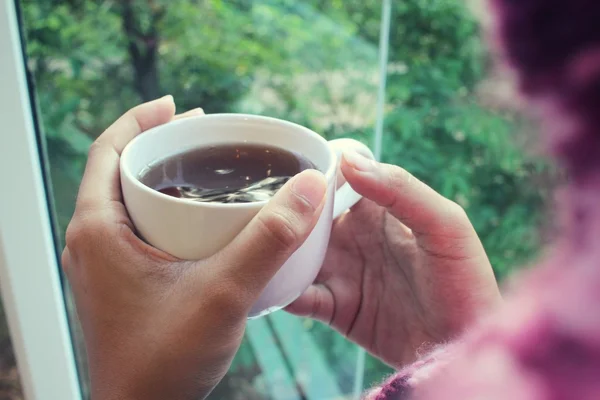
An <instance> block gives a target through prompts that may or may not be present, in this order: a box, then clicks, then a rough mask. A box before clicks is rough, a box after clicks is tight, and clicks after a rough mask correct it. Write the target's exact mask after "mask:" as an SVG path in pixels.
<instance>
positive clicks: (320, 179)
mask: <svg viewBox="0 0 600 400" xmlns="http://www.w3.org/2000/svg"><path fill="white" fill-rule="evenodd" d="M326 190H327V182H326V181H325V176H323V174H322V173H320V172H319V171H315V170H310V171H306V172H304V173H302V174H301V175H299V176H297V177H296V178H295V179H294V181H293V182H292V192H293V193H294V194H295V195H296V196H299V197H301V198H303V199H304V200H306V202H307V203H309V204H310V205H311V206H312V208H313V210H316V209H317V208H318V207H319V205H321V202H322V201H323V197H325V191H326Z"/></svg>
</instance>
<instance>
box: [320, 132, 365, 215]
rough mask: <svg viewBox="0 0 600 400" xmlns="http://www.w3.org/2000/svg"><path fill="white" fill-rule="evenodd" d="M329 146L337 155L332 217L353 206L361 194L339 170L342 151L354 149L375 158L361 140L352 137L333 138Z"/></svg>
mask: <svg viewBox="0 0 600 400" xmlns="http://www.w3.org/2000/svg"><path fill="white" fill-rule="evenodd" d="M329 146H330V147H331V148H332V150H333V151H334V152H335V155H336V157H337V190H336V192H335V203H334V205H333V218H334V219H335V218H337V217H339V216H340V215H342V214H343V213H344V212H346V211H347V210H348V209H350V208H351V207H352V206H354V205H355V204H356V203H358V201H359V200H360V199H361V198H362V196H361V195H360V194H358V193H356V192H355V191H354V189H352V187H350V185H349V184H348V182H346V179H345V178H344V175H343V174H342V173H341V170H340V162H341V159H342V153H343V152H345V151H355V152H357V153H359V154H361V155H363V156H365V157H367V158H370V159H371V160H374V159H375V156H374V155H373V152H371V150H370V149H369V148H368V147H367V146H366V145H364V144H362V143H361V142H359V141H357V140H354V139H335V140H330V141H329Z"/></svg>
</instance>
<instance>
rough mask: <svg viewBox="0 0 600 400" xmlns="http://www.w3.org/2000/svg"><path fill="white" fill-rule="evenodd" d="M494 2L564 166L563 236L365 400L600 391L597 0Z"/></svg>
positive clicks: (567, 396) (552, 396)
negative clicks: (483, 315) (463, 326)
mask: <svg viewBox="0 0 600 400" xmlns="http://www.w3.org/2000/svg"><path fill="white" fill-rule="evenodd" d="M491 1H492V4H493V6H494V10H495V12H496V15H497V18H498V24H497V32H496V38H497V39H498V43H499V44H501V48H502V50H503V52H504V55H505V58H506V60H507V61H508V62H509V63H510V64H511V66H512V67H513V68H514V70H515V72H516V73H517V77H518V79H519V86H520V88H521V91H522V92H523V94H524V95H525V96H526V97H527V98H528V99H529V100H530V102H531V103H532V105H534V106H535V109H536V110H537V111H538V112H539V113H540V116H541V121H542V126H543V128H544V129H543V130H544V137H545V139H546V141H547V143H548V149H549V151H550V152H551V153H552V154H553V155H554V156H555V157H556V159H557V161H558V162H559V163H561V165H563V166H564V167H565V169H566V170H567V172H568V173H569V179H570V182H569V185H568V187H566V188H565V189H564V190H563V192H562V193H561V196H560V200H559V202H558V204H557V207H556V212H555V214H556V215H554V216H555V217H557V218H558V220H559V222H560V224H561V233H562V237H561V238H560V239H559V240H558V241H557V243H556V244H555V246H554V248H553V249H552V251H551V253H550V254H549V256H548V257H547V258H546V261H545V262H544V263H543V264H542V265H541V266H539V267H538V268H536V269H535V270H533V271H531V272H527V273H526V274H524V276H521V279H520V280H518V285H516V286H515V287H513V288H512V290H511V293H510V294H508V295H507V296H506V304H505V305H504V307H503V309H502V310H500V311H499V312H498V313H497V314H496V315H490V316H489V319H488V320H486V321H482V322H481V323H480V324H479V326H477V327H473V329H472V330H471V331H470V332H469V333H468V334H466V335H465V337H464V338H462V340H461V341H460V344H456V345H454V346H453V348H452V349H449V350H448V355H451V358H448V357H442V358H443V360H444V361H440V356H439V352H440V351H441V350H438V355H434V356H433V359H431V358H427V357H426V358H424V359H423V360H422V361H420V362H418V363H417V364H415V365H413V366H410V367H407V368H406V369H405V370H404V371H401V372H399V374H398V375H396V376H394V377H392V378H391V379H390V380H388V381H387V382H386V383H385V384H384V385H383V387H382V388H379V389H376V390H374V391H372V392H371V393H369V394H368V395H367V398H368V399H369V400H371V399H376V400H405V399H410V400H442V399H443V400H469V399H473V400H480V399H481V400H496V399H498V400H500V399H502V400H505V399H506V400H575V399H577V400H600V1H599V0H491ZM436 360H437V361H436ZM433 364H435V365H437V368H432V365H433Z"/></svg>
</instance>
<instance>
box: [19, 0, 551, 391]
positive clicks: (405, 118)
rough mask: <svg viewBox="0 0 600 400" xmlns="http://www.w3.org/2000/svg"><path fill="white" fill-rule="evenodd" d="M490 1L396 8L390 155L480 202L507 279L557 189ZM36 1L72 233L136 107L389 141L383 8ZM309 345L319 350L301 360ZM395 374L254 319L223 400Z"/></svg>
mask: <svg viewBox="0 0 600 400" xmlns="http://www.w3.org/2000/svg"><path fill="white" fill-rule="evenodd" d="M481 3H482V2H479V1H476V0H473V1H468V2H467V4H468V5H472V6H473V7H474V11H475V13H476V14H475V15H473V13H472V12H470V11H469V10H468V9H467V6H466V5H465V4H463V2H458V1H452V0H431V1H426V2H425V1H422V0H403V1H401V2H399V1H396V2H393V9H392V24H391V28H390V32H389V37H388V38H387V39H388V40H389V46H388V49H389V63H388V73H387V86H386V101H385V107H384V110H383V111H385V113H384V115H385V126H384V135H383V142H382V146H381V148H382V149H383V152H382V158H383V160H384V161H386V162H390V163H393V164H398V165H401V166H403V167H404V168H406V169H407V170H408V171H410V172H411V173H413V174H415V175H416V176H417V177H418V178H420V179H422V180H424V181H425V182H427V183H428V184H430V185H431V186H432V187H434V188H435V189H436V190H438V191H439V192H440V193H442V194H443V195H444V196H446V197H448V198H451V199H453V200H455V201H456V202H458V203H459V204H461V205H462V206H463V207H464V208H465V209H466V210H467V212H468V214H469V216H470V218H471V219H472V221H473V223H474V225H475V228H476V229H477V231H478V233H479V234H480V235H481V238H482V240H483V242H484V244H485V246H486V249H487V251H488V253H489V256H490V258H491V261H492V264H493V265H494V268H495V272H496V274H497V276H498V277H499V278H500V279H501V278H503V277H505V276H506V275H507V274H508V273H509V272H510V271H512V270H513V269H515V268H516V267H517V266H519V265H522V264H523V263H525V262H527V261H528V260H530V259H531V258H532V257H534V256H535V255H536V253H537V250H538V248H539V246H540V243H541V240H542V239H541V237H540V236H539V235H538V234H537V232H538V229H537V228H538V226H539V224H540V221H541V211H540V210H542V209H543V207H541V205H542V203H543V200H544V197H545V190H543V188H544V187H545V185H541V184H540V183H545V182H548V181H549V176H551V171H550V170H549V168H548V167H547V165H546V164H545V163H544V161H543V160H539V159H538V158H536V157H534V156H532V155H529V154H527V153H525V152H524V151H523V150H522V149H521V148H520V147H519V144H520V143H521V142H523V141H524V140H517V139H518V138H519V137H521V138H523V137H524V135H521V136H519V132H521V131H522V127H523V126H524V121H522V118H521V117H520V116H519V115H518V113H517V112H516V110H515V109H514V108H513V104H512V102H513V97H512V96H511V94H510V93H508V96H506V93H507V92H506V88H507V87H509V84H508V83H507V80H506V79H505V77H504V76H503V75H502V74H501V73H500V72H498V71H497V70H495V69H491V68H490V65H491V62H490V61H491V57H490V56H489V54H488V53H487V52H486V51H485V47H484V45H483V41H482V28H481V26H480V25H479V24H478V20H479V19H482V17H484V16H485V15H486V13H485V10H481V9H480V7H481ZM21 4H22V8H23V15H24V21H25V29H26V33H27V39H28V42H27V54H28V57H29V65H30V67H31V68H32V71H33V72H34V76H35V79H36V84H37V92H38V100H39V105H40V108H41V112H42V116H43V121H42V122H43V128H44V134H45V138H46V141H47V148H48V151H49V155H50V164H51V175H52V184H53V191H54V197H55V199H54V200H55V202H54V204H55V206H56V214H57V217H58V223H59V226H58V227H57V228H58V230H59V231H60V232H61V234H62V233H64V229H65V227H66V225H67V223H68V221H69V219H70V217H71V214H72V212H73V206H74V200H75V196H76V191H77V186H78V184H79V180H80V177H81V174H82V169H83V166H84V164H85V154H86V151H87V148H88V147H89V145H90V143H91V142H92V141H93V140H94V138H95V137H96V136H97V134H98V133H99V132H101V131H102V130H103V129H104V128H105V127H106V126H107V125H108V124H109V123H110V122H112V121H113V120H114V119H115V118H116V117H117V116H118V115H119V114H121V113H122V112H123V111H124V110H126V109H128V108H130V107H132V106H133V105H135V104H138V103H139V102H141V101H145V100H150V99H154V98H157V97H159V96H161V95H164V94H173V95H174V96H175V99H176V102H177V105H178V110H179V111H181V112H182V111H185V110H188V109H192V108H195V107H203V108H204V109H205V110H206V111H207V112H210V113H212V112H224V111H233V112H250V113H260V114H267V115H271V116H275V117H281V118H285V119H289V120H292V121H295V122H298V123H300V124H303V125H306V126H308V127H310V128H312V129H314V130H316V131H317V132H320V133H321V134H323V135H324V136H325V137H327V138H333V137H336V136H346V137H348V136H350V137H355V138H358V139H360V140H363V141H365V142H366V143H369V144H371V141H372V136H373V126H375V123H376V116H377V110H376V104H377V89H378V85H379V84H380V79H379V75H378V62H379V60H378V56H379V51H380V49H379V43H380V33H381V26H382V24H381V22H382V21H381V8H382V1H381V0H344V1H342V0H306V1H302V2H299V1H291V0H256V1H250V0H235V1H222V0H202V1H199V0H170V1H168V0H156V1H153V2H148V1H141V0H132V1H128V2H115V1H103V2H98V1H93V0H75V1H68V2H65V1H58V0H53V1H46V0H21ZM384 43H385V42H384ZM507 98H508V99H509V101H507V100H506V99H507ZM515 143H516V144H517V145H515ZM540 187H542V188H540ZM67 300H68V301H69V299H67ZM73 315H74V314H73ZM72 326H73V330H74V332H75V334H74V340H75V345H76V346H77V349H78V351H77V357H78V362H79V365H80V373H81V376H82V382H83V385H82V386H83V387H84V390H87V389H86V388H87V385H86V382H87V379H86V368H85V355H84V353H83V347H82V346H81V335H80V334H79V330H78V326H77V321H76V320H74V319H73V322H72ZM290 327H291V328H293V329H291V330H286V329H289V328H290ZM298 343H302V344H303V345H305V346H307V348H310V349H312V350H311V351H309V352H304V353H300V354H299V353H298V352H296V351H295V347H294V344H298ZM296 347H297V346H296ZM267 349H268V350H269V351H266V350H267ZM259 350H260V351H259ZM315 371H318V372H315ZM356 371H364V376H356ZM389 372H390V369H389V368H388V367H386V366H385V365H383V364H382V363H381V362H379V361H377V360H375V359H374V358H372V357H370V356H367V357H366V360H365V364H364V365H358V368H357V349H356V347H355V346H353V345H352V344H350V343H349V342H347V341H346V340H345V339H343V338H342V337H341V336H340V335H338V334H336V333H334V332H333V331H332V330H330V329H329V328H327V327H325V326H324V325H322V324H320V323H314V322H311V321H308V320H302V319H297V318H293V317H290V316H288V315H287V314H285V313H283V312H280V313H276V314H274V315H272V316H270V317H268V318H263V319H260V320H257V321H252V322H251V324H250V326H249V330H248V335H247V337H246V338H245V340H244V343H243V345H242V348H241V350H240V352H239V354H238V355H237V357H236V359H235V361H234V363H233V365H232V368H231V371H230V373H229V374H228V376H227V377H226V378H225V379H224V381H223V382H222V383H221V385H220V386H219V387H218V388H217V389H216V390H215V392H214V393H213V395H212V398H213V399H235V398H240V399H242V398H243V399H279V398H288V397H286V396H293V394H294V393H295V394H297V395H298V396H304V398H310V397H309V396H308V395H307V393H313V392H312V391H313V390H318V389H319V388H320V389H321V390H323V393H325V391H327V393H332V391H333V392H335V393H339V394H341V395H347V396H348V397H350V395H351V394H352V393H353V389H354V384H355V382H357V379H363V378H364V386H365V387H368V386H370V385H372V384H374V383H377V382H378V381H380V379H381V378H382V377H383V376H384V375H385V374H387V373H389ZM315 387H317V389H315ZM290 394H292V395H290ZM86 395H87V393H86ZM316 398H319V399H326V398H328V397H327V395H322V396H320V397H319V396H317V397H316Z"/></svg>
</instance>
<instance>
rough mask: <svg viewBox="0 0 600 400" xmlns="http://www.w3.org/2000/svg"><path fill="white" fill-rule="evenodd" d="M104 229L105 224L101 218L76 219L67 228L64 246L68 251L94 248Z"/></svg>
mask: <svg viewBox="0 0 600 400" xmlns="http://www.w3.org/2000/svg"><path fill="white" fill-rule="evenodd" d="M106 229H107V228H106V222H105V221H104V220H103V219H102V218H99V217H93V218H76V219H74V220H73V221H71V223H70V224H69V226H68V227H67V231H66V234H65V244H66V246H67V247H68V248H69V250H70V251H79V250H81V249H82V248H87V247H89V246H95V245H97V244H98V240H99V238H101V237H103V235H104V233H105V232H106Z"/></svg>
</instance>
